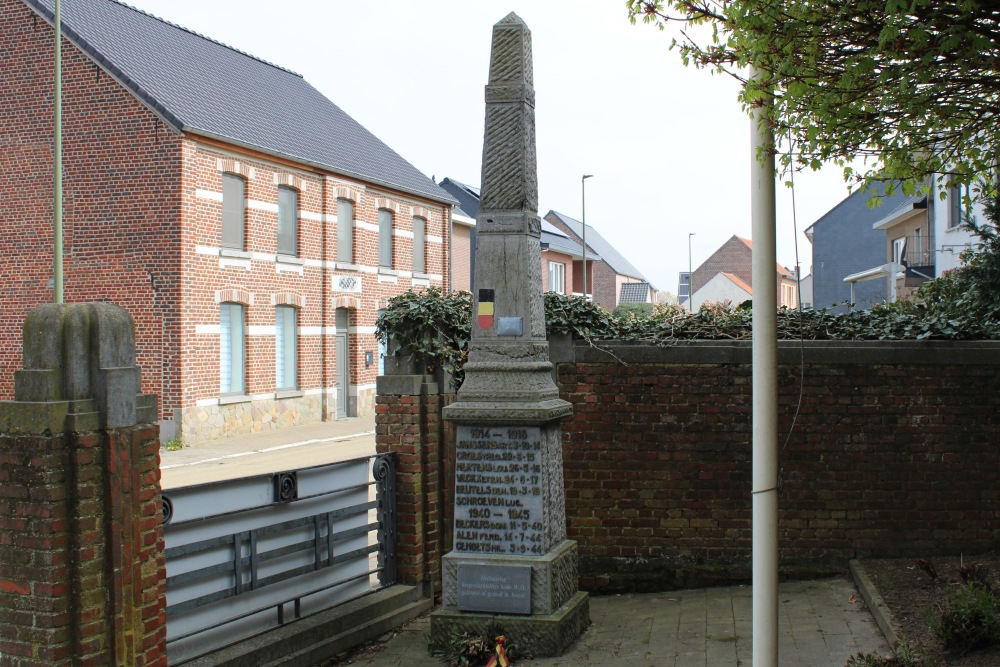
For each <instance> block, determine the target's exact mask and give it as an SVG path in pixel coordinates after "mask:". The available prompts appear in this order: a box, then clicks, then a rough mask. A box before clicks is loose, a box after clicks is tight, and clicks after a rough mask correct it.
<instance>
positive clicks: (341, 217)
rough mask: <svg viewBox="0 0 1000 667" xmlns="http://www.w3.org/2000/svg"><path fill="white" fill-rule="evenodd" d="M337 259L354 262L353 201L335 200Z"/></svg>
mask: <svg viewBox="0 0 1000 667" xmlns="http://www.w3.org/2000/svg"><path fill="white" fill-rule="evenodd" d="M337 261H338V262H344V263H345V264H353V263H354V202H352V201H351V200H350V199H338V200H337Z"/></svg>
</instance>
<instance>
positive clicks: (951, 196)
mask: <svg viewBox="0 0 1000 667" xmlns="http://www.w3.org/2000/svg"><path fill="white" fill-rule="evenodd" d="M948 206H949V210H948V229H954V228H955V227H958V226H959V225H960V224H962V188H960V187H958V186H955V187H953V188H951V189H949V190H948Z"/></svg>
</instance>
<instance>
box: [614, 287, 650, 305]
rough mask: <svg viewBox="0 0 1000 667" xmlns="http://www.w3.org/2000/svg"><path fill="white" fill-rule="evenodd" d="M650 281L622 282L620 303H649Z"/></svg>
mask: <svg viewBox="0 0 1000 667" xmlns="http://www.w3.org/2000/svg"><path fill="white" fill-rule="evenodd" d="M648 302H649V283H622V290H621V295H620V296H619V298H618V303H648Z"/></svg>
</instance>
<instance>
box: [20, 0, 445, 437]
mask: <svg viewBox="0 0 1000 667" xmlns="http://www.w3.org/2000/svg"><path fill="white" fill-rule="evenodd" d="M53 6H54V0H0V53H2V64H0V99H2V100H3V105H2V107H0V181H2V189H3V191H4V192H5V193H6V202H5V205H4V211H3V216H2V218H0V238H2V247H3V249H4V252H5V254H6V257H5V261H4V262H3V263H2V264H0V398H10V397H11V395H12V385H13V371H14V370H16V369H17V368H18V367H19V365H20V337H21V333H20V332H21V324H22V322H23V319H24V315H25V314H26V313H27V312H28V310H30V309H31V308H32V307H34V306H35V305H37V304H39V303H43V302H47V301H51V300H52V298H53V287H52V285H53V267H52V263H53V262H52V247H53V233H52V219H53V215H52V210H53V205H52V184H53V176H52V174H53V150H52V146H53V127H54V125H53V111H52V109H53V91H54V83H53V82H54V65H53V51H54V41H55V35H54V30H53V27H52V22H53ZM62 19H63V35H64V37H63V41H62V45H63V75H62V77H63V146H64V148H63V150H64V167H63V174H64V177H63V178H64V193H65V194H64V198H65V201H64V207H63V210H64V247H65V263H64V267H65V268H64V271H65V299H66V301H67V302H75V301H100V300H110V301H114V302H115V303H117V304H119V305H121V306H123V307H125V308H126V309H127V310H128V311H129V312H130V313H131V315H132V317H133V318H134V319H135V324H136V337H137V341H136V342H137V348H138V349H137V355H138V364H139V366H140V367H141V369H142V391H143V392H144V393H153V394H157V395H159V396H160V401H161V406H160V410H161V414H160V416H161V420H162V421H161V423H162V432H163V434H164V436H165V437H168V438H169V437H170V436H171V435H173V434H180V435H181V436H182V437H183V438H184V439H186V440H188V441H193V440H200V439H205V438H212V437H218V436H221V435H226V434H234V433H246V432H252V431H258V430H267V429H271V428H276V427H279V426H284V425H292V424H300V423H306V422H309V421H315V420H320V419H333V418H339V417H349V416H356V415H363V414H365V413H370V412H371V411H372V410H373V409H374V394H375V376H376V372H377V368H378V348H377V343H376V340H375V337H374V324H375V318H376V315H377V311H378V309H379V308H380V307H382V306H384V304H385V302H386V301H387V299H388V298H389V297H391V296H393V295H395V294H398V293H400V292H403V291H406V290H407V289H410V288H411V287H421V286H428V285H434V286H437V287H439V288H442V289H448V288H449V285H448V269H447V267H448V259H447V258H448V255H449V250H450V248H449V243H450V231H449V229H450V215H451V206H452V204H453V203H454V200H453V199H452V197H451V196H450V195H448V194H447V193H446V192H444V191H443V190H441V189H440V188H438V187H437V185H435V184H434V183H433V182H432V181H431V180H430V179H428V178H427V177H425V176H424V175H423V174H421V173H420V172H419V171H418V170H417V169H416V168H415V167H413V166H412V165H410V164H409V163H408V162H406V161H405V160H404V159H403V158H401V157H400V156H399V155H398V154H396V153H395V152H393V151H392V150H391V149H390V148H389V147H388V146H386V145H385V144H383V143H382V142H381V141H379V140H378V139H377V138H376V137H374V136H373V135H372V134H371V133H369V132H368V131H367V130H365V129H364V128H363V127H362V126H361V125H360V124H358V123H357V122H356V121H355V120H353V119H352V118H350V117H349V116H348V115H347V114H345V113H344V112H343V111H342V110H341V109H339V108H338V107H337V106H336V105H335V104H333V103H332V102H330V101H329V100H328V99H326V98H325V97H324V96H323V95H322V94H321V93H319V92H318V91H317V90H316V89H315V88H313V87H312V86H311V85H309V84H308V83H307V82H306V81H305V80H304V79H302V77H301V76H299V75H297V74H295V73H294V72H290V71H288V70H285V69H282V68H280V67H277V66H275V65H272V64H270V63H267V62H264V61H261V60H259V59H256V58H254V57H253V56H250V55H247V54H245V53H242V52H240V51H237V50H235V49H232V48H229V47H227V46H225V45H223V44H220V43H218V42H215V41H213V40H211V39H208V38H205V37H202V36H200V35H197V34H195V33H192V32H189V31H187V30H184V29H183V28H179V27H177V26H174V25H172V24H169V23H167V22H165V21H162V20H160V19H157V18H155V17H153V16H151V15H149V14H145V13H143V12H140V11H137V10H135V9H132V8H130V7H128V6H126V5H122V4H119V3H117V2H114V1H113V0H63V3H62ZM262 20H263V19H262Z"/></svg>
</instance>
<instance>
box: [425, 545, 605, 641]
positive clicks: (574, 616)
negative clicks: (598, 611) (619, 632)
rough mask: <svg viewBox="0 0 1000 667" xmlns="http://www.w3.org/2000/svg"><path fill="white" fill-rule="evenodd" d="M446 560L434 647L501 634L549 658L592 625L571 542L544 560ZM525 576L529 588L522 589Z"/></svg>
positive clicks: (459, 556)
mask: <svg viewBox="0 0 1000 667" xmlns="http://www.w3.org/2000/svg"><path fill="white" fill-rule="evenodd" d="M442 561H443V562H442V579H443V593H444V599H443V602H442V607H441V609H440V610H439V611H437V612H435V613H434V614H433V615H432V616H431V648H432V649H444V648H446V647H447V645H448V644H449V643H450V642H449V640H450V639H451V637H453V636H454V635H455V634H456V633H457V634H461V633H463V632H469V631H473V632H476V633H477V634H489V633H491V632H496V631H498V630H499V631H502V632H503V633H504V634H506V635H507V637H508V639H509V640H510V641H511V642H513V643H514V644H516V645H517V646H518V647H519V648H520V649H521V650H522V651H525V652H527V653H530V654H532V655H535V656H538V657H543V656H548V657H551V656H557V655H560V654H561V653H562V652H563V651H564V650H565V649H566V647H568V646H569V645H570V644H572V643H573V641H575V640H576V639H577V637H579V636H580V634H581V633H582V632H583V631H584V630H585V629H586V627H587V626H588V625H589V624H590V602H589V598H588V596H587V594H586V593H582V592H578V591H577V582H578V574H577V553H576V542H574V541H573V540H563V541H562V542H560V543H559V544H558V545H557V546H556V547H555V548H553V549H552V550H551V551H550V552H549V553H547V554H545V555H543V556H476V555H474V554H468V553H461V552H457V551H452V552H451V553H449V554H447V555H445V557H444V558H443V559H442ZM528 572H530V575H528ZM527 576H530V584H528V585H527V586H522V582H524V583H527V582H528V581H529V579H528V578H526V577H527ZM520 610H523V612H521V613H519V612H520Z"/></svg>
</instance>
